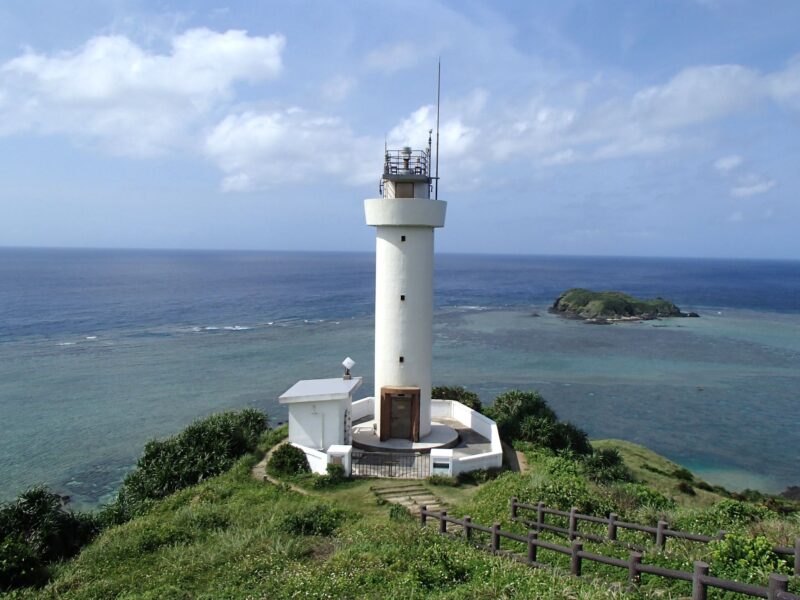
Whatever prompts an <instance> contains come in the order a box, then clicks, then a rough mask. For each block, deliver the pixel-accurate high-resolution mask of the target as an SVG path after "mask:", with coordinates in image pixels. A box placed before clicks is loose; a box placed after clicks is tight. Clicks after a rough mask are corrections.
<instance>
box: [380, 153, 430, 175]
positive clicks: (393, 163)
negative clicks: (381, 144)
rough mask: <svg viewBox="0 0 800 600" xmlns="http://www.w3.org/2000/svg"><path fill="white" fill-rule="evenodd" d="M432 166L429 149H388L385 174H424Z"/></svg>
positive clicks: (385, 159) (427, 172) (384, 164)
mask: <svg viewBox="0 0 800 600" xmlns="http://www.w3.org/2000/svg"><path fill="white" fill-rule="evenodd" d="M430 167H431V154H430V151H429V150H411V149H403V150H387V151H386V155H385V157H384V162H383V174H384V175H424V176H426V177H427V176H428V174H429V173H430Z"/></svg>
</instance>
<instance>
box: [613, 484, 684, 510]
mask: <svg viewBox="0 0 800 600" xmlns="http://www.w3.org/2000/svg"><path fill="white" fill-rule="evenodd" d="M607 489H608V491H609V497H610V500H611V502H612V503H613V504H614V505H615V508H616V510H617V512H618V513H620V514H622V515H625V514H628V513H630V512H632V511H634V510H638V509H642V508H646V509H649V510H651V511H667V510H672V509H674V508H675V506H676V505H675V500H673V499H672V498H668V497H667V496H665V495H664V494H661V493H660V492H657V491H656V490H654V489H652V488H650V487H647V486H646V485H644V484H641V483H619V484H616V485H613V486H610V487H609V488H607Z"/></svg>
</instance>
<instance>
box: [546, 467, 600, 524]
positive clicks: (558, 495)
mask: <svg viewBox="0 0 800 600" xmlns="http://www.w3.org/2000/svg"><path fill="white" fill-rule="evenodd" d="M531 496H532V497H533V498H534V499H535V501H534V502H533V504H535V503H536V502H544V503H545V504H546V505H547V506H548V507H550V508H557V509H559V510H570V509H571V508H572V507H573V506H574V507H577V509H578V511H579V512H582V513H587V514H606V513H608V512H610V511H611V510H612V509H613V507H612V506H611V505H610V504H609V503H608V502H607V501H604V499H603V498H600V497H598V496H597V495H596V494H593V493H592V492H590V490H589V487H588V486H587V485H586V480H585V479H583V478H582V477H577V476H571V475H565V476H560V477H552V478H551V479H549V480H548V481H544V482H542V483H541V484H539V485H537V486H535V487H534V488H533V489H532V490H531Z"/></svg>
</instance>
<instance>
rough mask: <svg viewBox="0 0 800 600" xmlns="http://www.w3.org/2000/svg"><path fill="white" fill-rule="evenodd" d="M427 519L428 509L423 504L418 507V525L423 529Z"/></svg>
mask: <svg viewBox="0 0 800 600" xmlns="http://www.w3.org/2000/svg"><path fill="white" fill-rule="evenodd" d="M427 518H428V507H427V506H425V505H424V504H423V505H422V506H420V507H419V524H420V525H422V526H423V527H425V525H426V521H427Z"/></svg>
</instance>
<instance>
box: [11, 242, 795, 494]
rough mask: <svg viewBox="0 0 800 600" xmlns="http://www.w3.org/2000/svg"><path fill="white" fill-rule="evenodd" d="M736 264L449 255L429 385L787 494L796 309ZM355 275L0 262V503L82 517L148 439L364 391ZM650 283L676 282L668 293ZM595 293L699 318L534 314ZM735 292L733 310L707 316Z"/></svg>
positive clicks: (298, 267)
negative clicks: (347, 361)
mask: <svg viewBox="0 0 800 600" xmlns="http://www.w3.org/2000/svg"><path fill="white" fill-rule="evenodd" d="M481 261H485V262H484V263H481ZM482 264H483V265H484V266H481V265H482ZM701 267H702V268H701ZM726 267H729V268H730V275H729V276H728V277H727V278H725V279H722V280H721V283H719V286H718V287H719V288H720V289H726V290H728V295H727V296H724V295H720V294H717V296H713V295H704V294H707V291H706V288H705V287H703V285H702V282H703V281H704V280H705V279H707V278H708V277H710V276H711V275H707V274H706V275H704V273H711V274H712V275H714V274H717V275H718V274H719V273H720V272H721V271H724V268H726ZM756 267H758V268H756ZM768 267H769V265H768ZM748 268H749V269H751V271H752V272H753V273H756V274H757V276H759V277H761V276H762V275H763V274H764V273H765V272H766V273H768V274H769V273H770V269H769V268H764V267H763V266H759V265H755V267H754V266H753V265H745V266H744V267H742V266H741V265H738V266H736V268H735V269H734V268H732V267H730V265H728V264H727V263H725V264H722V265H721V266H720V265H719V264H717V263H714V264H711V265H705V266H704V265H698V264H695V263H688V267H687V266H685V265H684V263H680V262H679V263H676V262H675V261H673V262H669V261H664V262H662V263H641V262H635V261H634V262H630V261H628V262H625V261H622V262H620V261H619V260H617V261H616V262H615V261H614V260H611V259H609V260H608V261H607V262H602V261H600V262H598V261H596V260H592V259H547V258H545V259H536V258H530V259H528V260H527V262H526V261H525V260H522V259H519V258H508V259H502V258H492V259H481V258H475V257H458V258H448V259H446V260H445V264H444V266H443V267H439V268H438V270H437V306H438V309H437V314H436V325H435V347H434V373H435V380H436V383H439V384H460V385H465V386H467V387H469V388H472V389H474V390H476V391H477V392H479V393H480V395H481V397H482V399H483V400H484V402H489V401H491V399H492V398H493V397H494V396H495V395H496V394H497V393H500V392H502V391H505V390H507V389H509V388H514V387H518V388H524V389H538V390H540V391H542V393H543V394H544V395H545V397H546V398H547V399H548V400H549V402H550V403H551V404H552V405H553V407H554V408H555V409H556V410H557V412H558V413H559V415H560V416H561V417H563V418H567V419H569V420H571V421H574V422H575V423H577V424H578V425H580V426H581V427H583V428H585V429H586V430H587V431H588V432H589V433H590V435H591V436H592V437H594V438H606V437H617V438H623V439H628V440H631V441H634V442H639V443H642V444H645V445H647V446H649V447H651V448H653V449H654V450H656V451H658V452H661V453H663V454H665V455H666V456H668V457H669V458H671V459H673V460H676V461H677V462H679V463H681V464H684V465H686V466H688V467H690V468H692V469H694V470H696V471H698V472H700V473H702V474H703V475H704V476H705V477H706V478H707V479H708V480H710V481H712V482H718V483H722V484H723V485H728V486H730V487H732V488H743V487H757V488H760V489H763V490H767V491H780V490H782V489H784V488H785V487H787V486H788V485H796V484H798V483H800V427H799V426H798V423H800V419H799V418H798V417H800V409H798V400H799V399H798V390H800V310H798V311H793V310H788V309H790V308H791V307H792V306H794V304H793V302H794V300H793V299H796V298H797V294H796V293H795V291H794V288H791V287H788V288H787V287H786V285H787V284H786V276H785V275H782V276H781V277H777V276H774V280H775V282H776V283H775V286H777V288H780V286H784V288H781V289H785V290H786V289H788V292H787V293H784V294H783V295H782V296H779V298H780V302H781V303H782V304H779V305H780V308H781V309H782V310H777V309H772V310H764V309H758V306H757V304H758V297H757V294H754V293H752V290H751V287H752V285H753V284H752V283H748V281H750V280H749V279H747V277H745V275H747V273H749V272H750V271H747V269H748ZM771 268H773V270H778V271H779V270H780V269H784V271H785V270H786V269H787V268H789V267H785V266H782V265H778V266H774V265H773V266H772V267H771ZM371 269H372V263H371V257H370V256H369V255H353V256H344V257H343V256H337V255H332V257H331V255H322V256H320V255H276V254H274V253H272V254H270V253H263V254H252V255H251V254H245V255H231V254H224V253H217V254H189V255H176V254H174V253H172V254H170V253H151V254H146V253H145V254H142V253H138V254H137V253H122V254H117V255H109V254H102V253H100V254H88V255H73V254H69V255H68V256H67V258H64V257H63V256H61V255H57V256H55V257H54V256H53V255H48V254H41V253H39V254H37V253H36V252H33V253H28V254H24V255H23V256H22V258H20V257H19V256H13V257H12V258H9V257H8V255H3V254H2V252H0V275H2V277H0V281H3V282H4V287H0V309H2V312H1V313H0V314H2V316H3V319H1V320H0V497H2V498H9V497H12V496H13V495H15V494H16V493H18V492H19V491H20V490H21V489H22V488H24V487H25V486H28V485H31V484H34V483H39V482H44V483H48V484H50V485H51V486H53V487H54V488H56V489H57V490H59V491H61V492H63V493H67V494H70V495H71V496H72V497H73V499H74V501H75V503H76V504H77V505H79V506H82V505H94V504H96V503H97V502H102V501H104V500H107V499H109V498H110V497H111V496H112V495H113V493H114V490H115V489H116V486H117V485H118V483H119V481H120V480H121V478H122V476H123V475H124V473H125V471H126V470H127V469H128V468H129V467H130V465H131V464H132V463H133V462H134V461H135V459H136V457H137V455H138V454H139V452H140V451H141V448H142V446H143V444H144V443H145V442H146V441H147V440H148V439H150V438H152V437H155V436H164V435H168V434H171V433H174V432H176V431H178V430H179V429H181V428H182V427H184V426H185V425H186V424H187V423H188V422H189V421H191V420H192V419H194V418H196V417H198V416H202V415H204V414H208V413H210V412H214V411H218V410H223V409H226V408H236V407H243V406H256V407H259V408H262V409H264V410H266V411H267V412H269V413H270V415H271V417H272V418H273V420H274V421H280V420H282V419H284V418H285V412H284V410H283V409H282V407H280V406H278V404H277V401H276V398H277V396H278V395H279V394H280V393H281V392H283V391H284V390H285V389H287V388H288V387H289V386H290V385H291V384H293V383H294V382H295V380H297V379H300V378H312V377H331V376H337V375H339V373H340V366H339V364H340V362H341V360H342V359H343V358H344V357H345V356H347V355H350V356H352V357H353V358H354V359H355V360H356V361H357V363H358V364H357V366H356V368H355V372H356V374H359V375H364V376H365V379H366V381H365V387H364V394H365V395H368V394H369V393H370V388H371V385H372V382H371V379H370V372H371V365H372V359H373V356H372V343H373V337H372V328H373V322H372V318H371V316H370V315H371V310H372V309H371V302H372V298H371V291H372V281H373V279H372V278H373V272H372V270H371ZM658 269H661V270H662V271H663V270H670V271H671V272H680V273H684V272H686V273H695V275H692V276H688V275H687V276H684V277H683V279H680V280H678V279H673V280H671V281H672V282H671V283H668V284H665V283H663V281H661V280H659V278H657V277H652V272H653V271H654V270H658ZM703 269H706V271H703ZM775 272H776V271H775ZM648 273H650V274H651V275H648ZM742 273H744V275H742ZM798 273H800V268H798V266H793V265H790V268H789V274H790V275H791V276H794V275H797V274H798ZM15 277H17V279H16V280H15V279H14V278H15ZM771 277H773V276H772V275H771ZM48 278H49V279H48ZM615 278H616V280H615ZM740 279H741V280H742V281H744V282H745V283H743V284H742V286H743V288H742V289H743V290H744V291H741V290H739V289H738V288H736V287H735V282H736V281H739V280H740ZM798 279H800V278H798ZM531 280H533V281H544V282H547V285H539V284H535V285H534V284H531V283H530V281H531ZM9 281H11V282H12V284H13V285H8V282H9ZM42 281H47V282H48V283H47V285H44V284H42V283H41V282H42ZM598 281H599V282H601V283H600V285H602V284H603V283H607V285H605V286H604V287H609V288H611V287H616V288H623V289H625V290H626V291H639V292H640V293H643V294H649V295H657V294H661V295H664V296H666V297H670V298H673V299H676V300H679V301H680V302H681V303H682V304H681V308H683V309H684V310H698V311H699V312H700V313H701V314H702V317H701V318H700V319H674V320H666V321H651V322H645V323H628V324H620V325H613V326H592V325H586V324H583V323H579V322H575V321H568V320H563V319H560V318H558V317H555V316H553V315H550V314H548V313H547V312H546V303H547V302H548V301H549V299H551V298H552V297H553V295H554V294H553V292H552V289H551V288H559V289H563V288H566V287H569V285H570V284H580V285H594V286H595V287H599V286H598V285H597V282H598ZM642 281H645V282H647V283H646V284H645V283H642ZM793 281H795V280H793ZM636 282H639V283H636ZM565 284H566V285H565ZM637 285H638V286H641V287H640V288H639V289H632V288H635V287H636V286H637ZM670 285H671V286H672V287H671V288H670V287H669V286H670ZM758 285H762V286H763V285H764V282H763V281H760V282H759V283H758ZM726 286H728V287H726ZM748 286H750V287H748ZM665 288H666V289H665ZM498 290H500V291H498ZM520 290H521V291H520ZM747 294H750V296H747ZM787 294H788V295H787ZM743 297H751V298H753V300H752V301H750V302H749V304H750V307H749V308H748V307H747V306H744V307H743V306H739V307H737V308H720V307H724V306H726V304H727V305H731V304H735V303H736V302H737V301H740V300H741V299H742V298H743ZM526 298H527V299H528V300H527V301H523V300H524V299H526ZM692 299H695V300H696V301H692ZM465 300H466V301H465ZM745 304H747V303H745ZM754 305H755V306H754ZM712 306H713V307H712ZM533 314H537V315H539V316H533Z"/></svg>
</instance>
